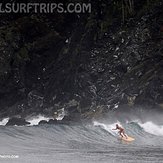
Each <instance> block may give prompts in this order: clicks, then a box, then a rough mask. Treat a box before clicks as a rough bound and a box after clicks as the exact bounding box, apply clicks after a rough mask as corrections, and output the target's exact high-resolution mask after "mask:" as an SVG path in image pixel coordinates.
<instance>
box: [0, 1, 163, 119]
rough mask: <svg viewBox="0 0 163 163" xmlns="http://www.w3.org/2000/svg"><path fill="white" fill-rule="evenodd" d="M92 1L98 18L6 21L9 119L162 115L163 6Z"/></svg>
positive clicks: (1, 32) (2, 95)
mask: <svg viewBox="0 0 163 163" xmlns="http://www.w3.org/2000/svg"><path fill="white" fill-rule="evenodd" d="M31 2H33V1H31ZM67 2H68V1H67ZM80 2H85V1H84V0H83V1H82V0H81V1H80ZM90 2H91V4H92V12H91V13H90V14H88V13H86V14H75V13H74V14H59V13H54V14H32V13H31V14H1V15H0V18H1V19H0V115H1V117H5V116H13V115H21V116H22V117H24V116H27V115H30V114H39V113H42V114H45V115H52V114H53V112H54V111H56V110H58V109H60V108H62V107H64V108H65V109H66V110H67V112H68V113H69V115H71V118H74V117H76V116H77V117H83V118H88V119H89V118H92V117H96V116H97V117H98V116H99V115H103V114H105V113H106V112H108V111H110V110H118V109H119V108H122V107H123V106H125V107H129V108H132V107H136V106H142V107H143V108H144V109H145V108H148V109H149V108H159V107H160V109H161V107H162V105H163V96H162V95H163V85H162V83H163V82H162V81H163V73H162V72H163V71H162V70H163V69H162V68H163V10H162V8H163V2H162V1H161V0H158V1H152V0H151V1H150V0H148V1H147V0H143V1H139V0H138V1H135V0H134V1H130V0H126V1H125V0H124V1H118V0H112V1H111V0H110V1H104V0H101V1H100V0H99V1H90ZM130 2H132V5H130Z"/></svg>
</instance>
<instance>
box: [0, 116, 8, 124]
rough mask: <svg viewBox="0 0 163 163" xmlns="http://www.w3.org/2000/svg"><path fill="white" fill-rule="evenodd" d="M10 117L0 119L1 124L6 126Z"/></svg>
mask: <svg viewBox="0 0 163 163" xmlns="http://www.w3.org/2000/svg"><path fill="white" fill-rule="evenodd" d="M8 120H9V118H4V119H2V121H0V126H5V125H6V124H7V122H8Z"/></svg>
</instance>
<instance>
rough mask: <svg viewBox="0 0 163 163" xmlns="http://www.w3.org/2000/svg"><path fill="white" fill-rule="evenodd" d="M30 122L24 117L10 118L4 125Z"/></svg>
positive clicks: (20, 124) (19, 124) (22, 124)
mask: <svg viewBox="0 0 163 163" xmlns="http://www.w3.org/2000/svg"><path fill="white" fill-rule="evenodd" d="M29 124H30V122H27V121H26V120H25V119H23V118H16V117H14V118H10V119H9V121H8V122H7V124H6V126H14V125H17V126H24V125H29Z"/></svg>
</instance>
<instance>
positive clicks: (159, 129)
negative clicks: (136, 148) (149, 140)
mask: <svg viewBox="0 0 163 163" xmlns="http://www.w3.org/2000/svg"><path fill="white" fill-rule="evenodd" d="M138 124H139V125H140V126H141V127H142V128H143V129H144V130H145V131H146V132H148V133H150V134H153V135H157V136H163V125H156V124H154V123H153V122H145V123H140V122H139V123H138Z"/></svg>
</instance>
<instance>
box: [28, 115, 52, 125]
mask: <svg viewBox="0 0 163 163" xmlns="http://www.w3.org/2000/svg"><path fill="white" fill-rule="evenodd" d="M49 119H53V118H52V117H45V116H43V115H38V116H36V117H32V118H30V119H27V121H28V122H30V125H29V126H34V125H38V123H39V122H40V121H42V120H45V121H49Z"/></svg>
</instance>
